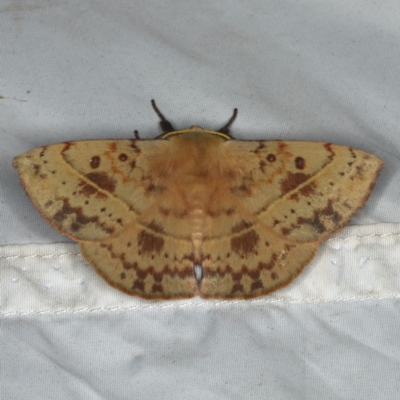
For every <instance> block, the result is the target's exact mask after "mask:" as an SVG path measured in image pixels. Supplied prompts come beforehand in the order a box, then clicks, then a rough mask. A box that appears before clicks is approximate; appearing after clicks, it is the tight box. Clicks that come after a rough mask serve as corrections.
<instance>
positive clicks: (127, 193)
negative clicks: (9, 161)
mask: <svg viewBox="0 0 400 400" xmlns="http://www.w3.org/2000/svg"><path fill="white" fill-rule="evenodd" d="M152 104H153V107H154V109H155V111H156V112H157V114H158V115H159V117H160V119H161V122H160V125H161V127H162V128H163V131H164V133H163V134H162V135H160V136H158V137H157V138H156V139H153V140H141V139H139V138H138V137H137V135H136V136H135V139H132V140H86V141H73V142H65V143H60V144H54V145H51V146H44V147H41V148H38V149H34V150H31V151H28V152H26V153H24V154H21V155H20V156H18V157H16V158H15V159H14V163H13V165H14V167H15V168H17V170H18V172H19V176H20V179H21V183H22V185H23V187H24V188H25V191H26V193H27V194H28V196H29V197H30V199H31V201H32V203H33V204H34V206H35V207H36V208H37V209H38V210H39V212H40V213H41V215H42V216H43V217H44V219H45V220H46V221H47V222H49V223H50V224H51V225H52V226H53V227H54V228H56V229H57V230H58V231H59V232H61V233H62V234H64V235H66V236H68V237H70V238H71V239H73V240H76V241H78V242H79V243H80V249H81V252H82V254H83V256H84V257H85V259H86V260H87V261H88V262H89V263H90V264H91V265H93V266H94V267H95V269H96V271H97V272H98V273H99V274H100V275H101V276H102V277H103V278H104V279H105V280H106V281H107V282H108V283H109V284H111V285H112V286H114V287H116V288H117V289H119V290H122V291H123V292H126V293H128V294H131V295H136V296H140V297H144V298H148V299H167V298H182V297H191V296H195V295H199V296H201V297H204V298H224V299H233V298H251V297H256V296H261V295H265V294H267V293H270V292H272V291H274V290H276V289H279V288H281V287H282V286H285V285H287V284H288V283H289V282H290V281H292V280H293V279H294V278H295V277H296V276H297V275H298V274H299V273H300V272H301V271H302V269H303V268H304V267H305V266H306V265H307V264H308V263H309V262H310V261H311V260H312V259H313V257H314V256H315V254H316V252H317V249H318V246H319V244H320V243H321V242H322V241H324V240H326V239H327V238H328V237H329V236H331V235H332V234H333V233H335V232H337V231H338V230H340V229H342V228H343V227H344V226H345V225H346V224H347V223H348V222H349V220H350V217H351V216H352V215H354V214H355V213H356V211H357V209H358V208H361V207H363V206H364V203H365V202H366V200H367V199H368V197H369V195H370V193H371V190H372V189H373V187H374V185H375V181H376V179H377V177H378V175H379V172H380V170H381V168H382V166H383V161H382V160H380V159H379V158H378V157H375V156H374V155H372V154H368V153H366V152H364V151H361V150H356V149H353V148H351V147H346V146H338V145H334V144H331V143H320V142H301V141H298V142H297V141H279V140H276V141H264V140H257V141H242V140H234V139H233V138H232V137H231V136H230V135H229V126H230V125H231V123H232V122H233V120H234V119H235V117H236V113H237V110H236V109H235V111H234V114H233V116H232V118H231V119H230V121H229V122H228V123H227V124H226V125H225V126H224V127H223V128H222V129H220V130H219V131H210V130H205V129H202V128H200V127H199V126H193V127H191V128H190V129H184V130H181V131H174V130H173V128H172V126H171V124H170V123H169V122H168V121H167V120H166V119H165V118H164V116H163V115H162V114H161V113H160V111H159V110H158V109H157V107H156V105H155V103H154V101H152ZM196 266H201V269H200V273H199V268H200V267H196Z"/></svg>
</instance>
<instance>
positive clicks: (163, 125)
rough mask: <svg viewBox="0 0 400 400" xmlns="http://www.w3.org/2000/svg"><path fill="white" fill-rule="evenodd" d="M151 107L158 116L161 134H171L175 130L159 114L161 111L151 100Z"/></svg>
mask: <svg viewBox="0 0 400 400" xmlns="http://www.w3.org/2000/svg"><path fill="white" fill-rule="evenodd" d="M151 105H152V106H153V109H154V111H155V112H156V114H157V115H158V117H159V118H160V119H161V122H160V126H161V129H162V131H163V133H168V132H173V131H174V130H175V129H174V127H173V126H172V125H171V123H170V122H169V121H168V120H167V119H166V118H165V117H164V115H162V114H161V111H160V110H159V109H158V108H157V106H156V102H155V101H154V100H153V99H152V100H151Z"/></svg>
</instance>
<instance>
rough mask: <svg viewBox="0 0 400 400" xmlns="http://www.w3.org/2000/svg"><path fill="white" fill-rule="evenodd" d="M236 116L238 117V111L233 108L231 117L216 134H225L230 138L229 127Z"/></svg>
mask: <svg viewBox="0 0 400 400" xmlns="http://www.w3.org/2000/svg"><path fill="white" fill-rule="evenodd" d="M237 115H238V109H237V108H234V109H233V114H232V117H231V118H230V120H229V121H228V122H227V123H226V124H225V125H224V126H223V127H222V128H221V129H220V130H219V131H218V132H221V133H225V135H228V136H231V135H230V134H229V127H230V126H231V125H232V124H233V122H234V121H235V119H236V117H237Z"/></svg>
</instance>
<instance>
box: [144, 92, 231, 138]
mask: <svg viewBox="0 0 400 400" xmlns="http://www.w3.org/2000/svg"><path fill="white" fill-rule="evenodd" d="M151 105H152V106H153V109H154V111H155V112H156V114H157V115H158V116H159V118H160V120H161V121H160V126H161V129H162V130H163V133H162V134H161V135H159V136H157V137H156V139H169V138H170V137H172V136H176V135H189V136H190V137H193V136H195V135H196V134H198V135H199V136H203V135H214V137H219V138H222V139H224V140H231V139H234V138H233V137H232V136H231V135H230V134H229V127H230V126H231V125H232V124H233V121H234V120H235V119H236V116H237V113H238V110H237V108H234V109H233V114H232V117H231V118H230V119H229V121H228V122H227V123H226V124H225V125H224V126H223V127H222V128H221V129H219V130H218V131H211V130H208V129H203V128H201V127H200V126H196V125H194V126H192V127H191V128H189V129H183V130H180V131H176V130H175V129H174V128H173V126H172V125H171V123H170V122H169V121H168V120H167V119H166V118H165V117H164V115H163V114H161V111H160V110H159V109H158V108H157V106H156V102H155V101H154V100H151Z"/></svg>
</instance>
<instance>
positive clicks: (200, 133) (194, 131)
mask: <svg viewBox="0 0 400 400" xmlns="http://www.w3.org/2000/svg"><path fill="white" fill-rule="evenodd" d="M177 135H186V137H188V138H189V137H190V138H201V137H207V136H208V135H212V136H214V137H219V138H222V139H224V140H231V139H233V137H232V136H231V135H229V134H227V133H223V132H219V131H211V130H208V129H203V128H202V127H200V126H197V125H193V126H192V127H190V128H189V129H182V130H180V131H172V132H165V133H163V134H161V135H160V136H158V137H157V138H159V139H170V138H171V137H172V136H177Z"/></svg>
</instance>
